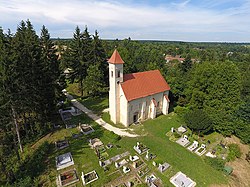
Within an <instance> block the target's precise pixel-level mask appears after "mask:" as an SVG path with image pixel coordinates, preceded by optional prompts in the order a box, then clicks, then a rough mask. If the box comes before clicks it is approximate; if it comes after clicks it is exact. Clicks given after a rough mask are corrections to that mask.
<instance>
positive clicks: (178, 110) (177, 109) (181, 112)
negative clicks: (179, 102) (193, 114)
mask: <svg viewBox="0 0 250 187" xmlns="http://www.w3.org/2000/svg"><path fill="white" fill-rule="evenodd" d="M174 112H175V113H176V114H178V115H180V116H181V117H183V116H184V115H185V114H186V113H187V112H188V108H187V107H181V106H177V107H175V108H174Z"/></svg>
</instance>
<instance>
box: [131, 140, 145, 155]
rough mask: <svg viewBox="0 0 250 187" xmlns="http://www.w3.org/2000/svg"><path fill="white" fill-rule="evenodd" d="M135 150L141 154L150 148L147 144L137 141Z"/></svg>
mask: <svg viewBox="0 0 250 187" xmlns="http://www.w3.org/2000/svg"><path fill="white" fill-rule="evenodd" d="M134 150H135V151H136V152H137V153H138V154H140V155H141V154H143V153H145V152H146V151H147V150H148V148H147V147H146V146H145V145H143V144H142V143H140V142H137V143H136V145H135V146H134Z"/></svg>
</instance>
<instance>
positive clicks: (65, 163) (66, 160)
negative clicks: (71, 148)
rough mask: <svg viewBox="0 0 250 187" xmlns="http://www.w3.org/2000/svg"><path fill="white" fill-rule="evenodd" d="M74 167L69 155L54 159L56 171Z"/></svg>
mask: <svg viewBox="0 0 250 187" xmlns="http://www.w3.org/2000/svg"><path fill="white" fill-rule="evenodd" d="M72 165H74V161H73V158H72V155H71V153H70V152H69V153H65V154H62V155H59V156H58V157H56V168H57V170H60V169H63V168H66V167H69V166H72Z"/></svg>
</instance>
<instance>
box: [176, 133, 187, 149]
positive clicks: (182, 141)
mask: <svg viewBox="0 0 250 187" xmlns="http://www.w3.org/2000/svg"><path fill="white" fill-rule="evenodd" d="M176 143H178V144H180V145H181V146H183V147H186V146H188V145H189V144H190V141H189V140H188V136H187V135H184V136H183V137H181V138H180V139H178V140H177V141H176Z"/></svg>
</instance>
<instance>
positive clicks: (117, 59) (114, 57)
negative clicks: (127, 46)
mask: <svg viewBox="0 0 250 187" xmlns="http://www.w3.org/2000/svg"><path fill="white" fill-rule="evenodd" d="M108 62H109V63H111V64H124V61H123V60H122V58H121V56H120V54H119V53H118V51H117V49H115V50H114V52H113V54H112V56H111V57H110V59H109V60H108Z"/></svg>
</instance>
